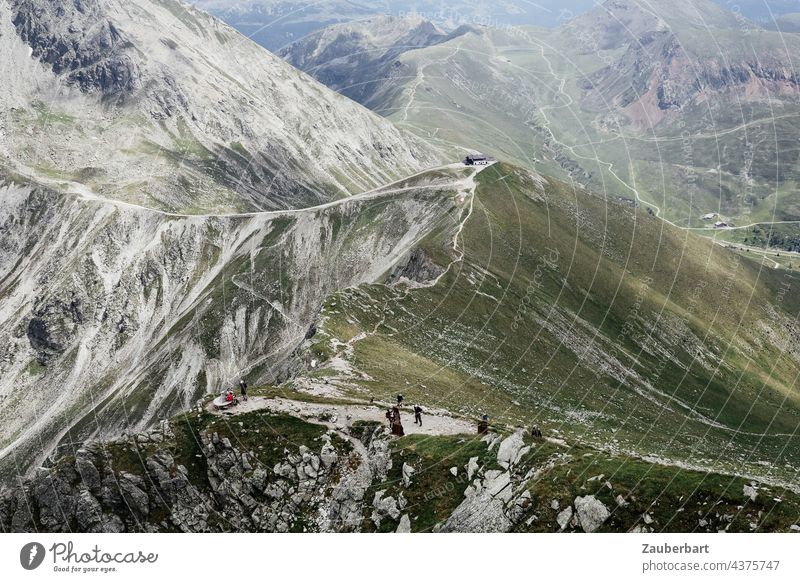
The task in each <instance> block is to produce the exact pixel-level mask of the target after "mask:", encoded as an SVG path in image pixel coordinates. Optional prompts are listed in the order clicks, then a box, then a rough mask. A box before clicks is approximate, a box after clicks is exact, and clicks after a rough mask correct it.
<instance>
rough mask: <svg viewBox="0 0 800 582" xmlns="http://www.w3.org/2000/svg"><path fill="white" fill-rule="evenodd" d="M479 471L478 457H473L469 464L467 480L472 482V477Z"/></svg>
mask: <svg viewBox="0 0 800 582" xmlns="http://www.w3.org/2000/svg"><path fill="white" fill-rule="evenodd" d="M477 471H478V457H471V458H470V460H469V462H468V463H467V479H470V480H472V477H473V476H474V475H475V473H476V472H477Z"/></svg>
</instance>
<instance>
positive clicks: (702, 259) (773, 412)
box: [0, 164, 800, 532]
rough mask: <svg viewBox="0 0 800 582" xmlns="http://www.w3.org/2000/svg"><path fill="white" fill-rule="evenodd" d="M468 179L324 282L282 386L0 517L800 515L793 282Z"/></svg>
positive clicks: (80, 467) (758, 524)
mask: <svg viewBox="0 0 800 582" xmlns="http://www.w3.org/2000/svg"><path fill="white" fill-rule="evenodd" d="M448 172H455V175H456V176H460V177H461V178H464V177H465V175H464V174H463V171H462V172H459V171H457V170H456V169H455V168H453V169H450V170H448ZM430 179H431V176H428V178H426V180H430ZM473 179H474V188H473V185H472V184H471V182H472V181H473ZM416 181H417V179H413V180H411V181H410V183H415V182H416ZM464 186H465V189H464V190H462V192H461V194H460V196H458V197H459V198H460V197H463V204H462V206H461V207H460V211H459V212H457V213H455V214H454V215H453V216H452V217H451V220H446V221H442V222H441V223H439V224H435V225H429V227H428V228H427V230H428V233H429V234H428V235H427V236H425V237H423V238H422V239H420V240H419V241H418V242H417V243H416V244H414V245H412V246H411V248H409V251H408V253H407V254H406V256H405V257H404V259H403V260H400V261H398V262H397V265H396V267H395V268H393V269H389V270H388V271H387V272H386V273H385V274H384V276H383V277H380V278H379V279H378V280H377V283H373V284H365V285H359V286H353V287H349V288H346V289H342V290H340V291H339V292H335V293H332V294H331V295H330V296H329V297H328V298H327V300H326V301H325V302H324V306H323V308H322V309H321V310H320V311H319V313H318V315H317V317H316V318H315V321H314V324H313V327H312V328H311V330H309V333H308V334H307V335H306V336H305V339H304V340H303V341H302V342H301V343H300V344H299V345H297V351H296V356H295V360H296V362H297V363H298V366H299V371H298V373H297V374H296V375H294V376H293V377H292V378H291V379H290V380H289V381H287V382H285V383H283V384H282V385H280V386H259V387H255V388H254V389H253V390H251V391H250V399H249V400H248V401H247V402H246V403H241V404H239V405H238V406H237V407H236V408H234V409H233V410H225V411H218V410H215V409H214V407H213V406H212V405H211V402H210V401H211V398H213V396H211V397H208V398H205V399H203V401H202V406H199V407H195V408H193V409H192V410H190V411H188V412H183V413H181V414H179V415H177V416H175V417H174V418H172V419H170V420H169V421H168V422H164V423H162V424H161V425H159V426H158V427H156V428H154V429H153V430H150V431H147V432H145V433H134V434H130V435H127V436H125V437H123V438H118V439H113V440H110V441H102V442H99V441H95V442H89V443H88V444H85V445H76V446H72V447H65V451H64V452H65V454H64V455H63V456H61V457H59V458H58V459H56V460H54V462H53V463H52V464H51V466H49V467H48V468H46V469H42V470H40V471H37V472H36V474H35V475H32V476H31V477H30V478H28V479H26V480H23V481H22V482H21V483H20V484H19V485H18V486H17V487H15V488H14V489H13V490H12V489H5V490H2V491H0V529H2V530H5V531H36V530H42V529H44V530H48V531H192V532H194V531H369V532H372V531H385V532H394V531H467V532H484V531H485V532H492V531H537V532H556V531H587V532H588V531H639V532H670V531H682V532H687V531H701V532H710V531H714V532H715V531H730V532H736V531H790V530H794V529H796V528H797V516H798V511H797V510H798V506H800V497H798V493H797V489H798V484H797V469H798V466H800V457H798V452H797V451H798V447H796V446H794V444H795V441H796V439H797V434H796V428H797V422H798V413H800V399H798V395H797V392H796V390H795V389H794V382H795V378H796V377H797V373H798V371H799V370H800V352H799V351H798V347H797V346H798V338H797V330H796V329H795V326H794V325H793V321H794V314H796V313H797V309H798V308H800V305H799V304H798V302H799V301H800V299H799V298H798V297H796V296H795V295H792V294H790V293H785V292H784V294H783V295H782V297H783V300H782V301H777V300H776V299H775V297H776V296H779V295H780V293H781V289H782V288H784V285H786V284H788V285H795V284H796V283H797V282H798V277H797V276H796V275H790V274H789V275H787V274H785V273H781V272H777V271H775V270H774V269H769V268H763V267H760V266H759V265H757V264H755V263H753V262H751V261H749V260H748V259H746V258H745V256H744V254H743V253H738V254H737V253H735V252H734V251H732V250H730V249H724V248H722V247H720V246H719V245H714V244H713V243H711V242H709V241H706V240H703V239H701V238H699V237H696V236H694V235H691V234H687V233H686V232H684V231H680V230H678V229H676V228H674V227H671V226H669V225H665V224H664V223H663V222H662V221H660V220H658V219H657V218H655V217H654V216H652V214H650V213H648V212H646V211H643V210H641V209H636V208H634V207H633V206H632V205H630V204H627V203H624V202H611V201H609V200H608V199H607V198H606V197H604V196H601V195H597V194H595V193H592V192H590V191H586V190H583V189H580V188H574V187H572V186H571V185H568V184H565V183H561V182H559V181H557V180H554V179H551V178H545V177H542V176H539V175H536V174H533V173H531V172H529V171H525V170H521V169H519V168H514V167H512V166H507V165H503V164H496V165H494V166H491V167H490V168H488V169H486V170H484V171H482V172H481V173H480V174H477V175H474V174H467V177H466V181H465V182H464ZM406 187H407V186H406ZM301 363H302V365H300V364H301ZM398 392H399V393H401V394H403V395H404V396H405V401H404V403H403V404H402V405H401V406H400V410H401V412H400V414H401V419H402V422H403V424H404V426H405V430H406V435H405V436H403V437H392V436H390V435H389V431H388V429H387V428H386V427H385V419H384V416H383V415H384V413H385V411H386V408H387V407H388V406H391V405H392V403H394V402H396V395H397V394H398ZM406 403H408V404H406ZM412 404H419V405H421V406H422V408H423V410H424V414H423V416H422V422H423V424H422V426H421V427H418V426H417V425H415V424H414V423H412V422H411V419H412V413H411V405H412ZM482 414H488V415H489V417H490V425H489V427H488V430H487V433H486V434H484V435H481V434H477V435H476V434H474V433H475V427H476V425H477V419H479V418H480V416H481V415H482ZM536 425H538V426H539V427H540V428H541V430H542V433H543V435H542V436H541V437H539V436H531V434H530V432H531V431H530V427H532V426H536ZM470 433H472V434H470ZM59 500H61V501H59Z"/></svg>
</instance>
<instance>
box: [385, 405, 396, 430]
mask: <svg viewBox="0 0 800 582" xmlns="http://www.w3.org/2000/svg"><path fill="white" fill-rule="evenodd" d="M386 420H387V421H388V422H389V428H392V425H393V424H394V413H393V412H392V409H391V408H390V409H389V410H387V411H386Z"/></svg>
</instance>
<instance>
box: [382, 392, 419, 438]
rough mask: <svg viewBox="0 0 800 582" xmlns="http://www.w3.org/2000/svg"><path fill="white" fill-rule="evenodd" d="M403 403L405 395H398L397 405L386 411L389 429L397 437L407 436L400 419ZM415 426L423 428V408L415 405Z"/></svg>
mask: <svg viewBox="0 0 800 582" xmlns="http://www.w3.org/2000/svg"><path fill="white" fill-rule="evenodd" d="M402 403H403V395H402V394H398V395H397V404H396V405H394V406H392V407H391V408H389V409H388V410H387V411H386V420H387V421H388V422H389V428H390V429H391V430H392V434H393V435H395V436H403V435H405V431H404V430H403V422H402V420H401V419H400V405H401V404H402ZM414 424H417V425H419V426H422V407H421V406H420V405H419V404H415V405H414Z"/></svg>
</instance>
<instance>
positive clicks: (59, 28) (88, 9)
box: [11, 0, 138, 95]
mask: <svg viewBox="0 0 800 582" xmlns="http://www.w3.org/2000/svg"><path fill="white" fill-rule="evenodd" d="M11 6H12V8H13V10H14V12H13V23H14V27H15V28H16V30H17V34H19V36H20V38H21V39H22V40H23V41H24V42H26V43H27V44H28V45H30V47H31V49H32V50H33V56H34V57H35V58H37V59H39V60H40V61H41V62H42V63H45V64H47V65H50V66H51V67H52V70H53V72H54V73H56V74H58V75H61V74H63V75H65V76H66V78H67V83H68V84H71V85H76V86H77V87H79V88H80V90H81V91H84V92H91V91H99V92H101V93H103V94H105V95H115V94H120V93H124V92H129V91H131V90H133V88H134V86H135V84H136V82H137V77H138V71H137V69H136V66H135V65H134V63H133V61H132V60H131V59H130V58H129V57H128V55H127V54H126V53H125V51H126V50H127V49H130V48H133V45H132V43H131V42H130V41H129V40H128V39H127V38H126V37H125V34H124V32H123V31H121V30H119V29H118V28H117V27H116V26H115V25H114V24H113V23H112V22H110V21H108V20H105V19H103V17H102V9H101V6H100V2H99V1H98V0H51V1H49V2H38V1H36V0H12V2H11ZM89 20H90V21H91V22H92V26H90V27H87V26H86V23H87V21H89Z"/></svg>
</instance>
